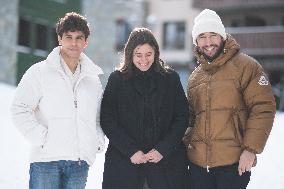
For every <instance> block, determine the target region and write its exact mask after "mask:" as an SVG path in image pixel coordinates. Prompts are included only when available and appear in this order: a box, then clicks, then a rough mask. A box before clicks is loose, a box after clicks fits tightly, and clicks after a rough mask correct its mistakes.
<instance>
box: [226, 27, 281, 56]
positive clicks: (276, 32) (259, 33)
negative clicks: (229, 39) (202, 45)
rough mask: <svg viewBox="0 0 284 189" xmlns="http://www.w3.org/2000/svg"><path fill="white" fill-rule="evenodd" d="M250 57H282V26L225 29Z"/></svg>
mask: <svg viewBox="0 0 284 189" xmlns="http://www.w3.org/2000/svg"><path fill="white" fill-rule="evenodd" d="M226 32H227V33H230V34H231V35H232V36H233V37H234V38H235V39H236V40H237V42H238V43H239V44H240V46H241V49H242V51H244V52H245V53H247V54H249V55H252V56H269V55H284V26H271V27H268V26H266V27H237V28H226Z"/></svg>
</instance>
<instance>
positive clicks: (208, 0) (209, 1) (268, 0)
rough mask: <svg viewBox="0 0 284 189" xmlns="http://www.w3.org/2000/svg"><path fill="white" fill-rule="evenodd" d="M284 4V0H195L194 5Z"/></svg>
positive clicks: (197, 6) (207, 6) (242, 5)
mask: <svg viewBox="0 0 284 189" xmlns="http://www.w3.org/2000/svg"><path fill="white" fill-rule="evenodd" d="M279 5H282V6H284V1H283V0H194V1H193V7H196V8H201V9H203V8H210V9H214V10H216V11H217V10H220V9H225V8H237V7H240V8H243V7H260V6H279Z"/></svg>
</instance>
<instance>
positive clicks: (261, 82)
mask: <svg viewBox="0 0 284 189" xmlns="http://www.w3.org/2000/svg"><path fill="white" fill-rule="evenodd" d="M258 84H259V85H268V84H269V81H268V79H266V77H265V76H264V75H262V76H260V78H259V80H258Z"/></svg>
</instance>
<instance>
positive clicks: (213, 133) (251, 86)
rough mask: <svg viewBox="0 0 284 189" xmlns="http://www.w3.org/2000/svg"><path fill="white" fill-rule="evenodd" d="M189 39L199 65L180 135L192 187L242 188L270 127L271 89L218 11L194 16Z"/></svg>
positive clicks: (265, 77) (189, 93) (273, 104)
mask: <svg viewBox="0 0 284 189" xmlns="http://www.w3.org/2000/svg"><path fill="white" fill-rule="evenodd" d="M192 37H193V43H194V44H195V45H196V48H195V55H196V58H197V61H198V67H197V68H196V69H195V70H194V71H193V73H192V74H191V75H190V77H189V81H188V82H189V83H188V101H189V104H190V108H191V110H192V116H190V117H191V118H193V119H192V120H191V122H190V124H189V128H188V130H187V132H186V134H185V136H184V143H185V144H186V146H187V156H188V159H189V169H190V181H191V186H192V189H229V188H230V189H243V188H246V186H247V184H248V183H249V180H250V170H251V167H252V166H254V164H255V163H256V154H259V153H261V152H262V151H263V149H264V146H265V143H266V141H267V138H268V136H269V134H270V131H271V128H272V125H273V120H274V116H275V101H274V97H273V93H272V89H271V85H270V83H269V81H268V78H267V76H266V75H265V73H264V71H263V68H262V67H261V65H260V64H259V63H258V62H257V61H256V60H254V59H253V58H251V57H249V56H248V55H246V54H244V53H242V52H241V51H240V46H239V45H238V44H237V42H236V41H235V40H234V38H233V37H232V36H230V35H229V34H227V33H226V32H225V28H224V26H223V24H222V21H221V19H220V17H219V16H218V15H217V14H216V12H214V11H212V10H209V9H205V10H203V11H202V12H201V13H200V14H199V15H198V16H197V17H196V18H195V20H194V26H193V31H192Z"/></svg>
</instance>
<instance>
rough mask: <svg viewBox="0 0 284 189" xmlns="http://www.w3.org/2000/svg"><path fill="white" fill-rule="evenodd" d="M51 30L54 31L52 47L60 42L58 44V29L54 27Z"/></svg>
mask: <svg viewBox="0 0 284 189" xmlns="http://www.w3.org/2000/svg"><path fill="white" fill-rule="evenodd" d="M51 31H52V47H57V46H58V45H59V44H58V37H57V33H56V29H55V28H52V30H51Z"/></svg>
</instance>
